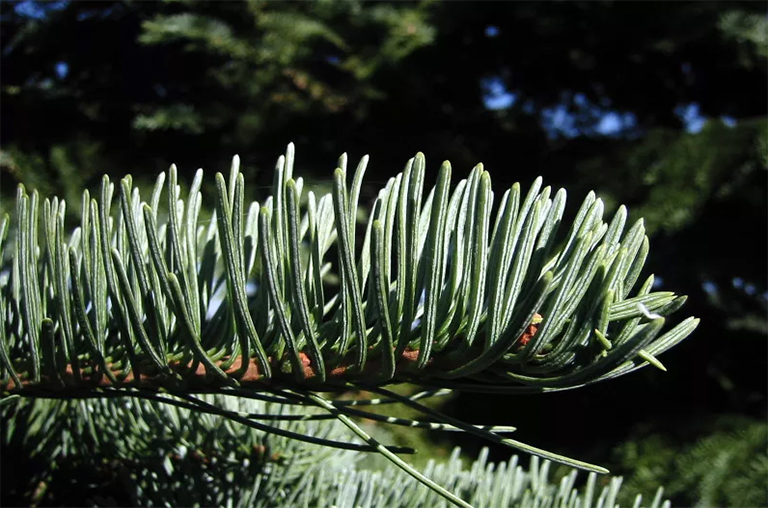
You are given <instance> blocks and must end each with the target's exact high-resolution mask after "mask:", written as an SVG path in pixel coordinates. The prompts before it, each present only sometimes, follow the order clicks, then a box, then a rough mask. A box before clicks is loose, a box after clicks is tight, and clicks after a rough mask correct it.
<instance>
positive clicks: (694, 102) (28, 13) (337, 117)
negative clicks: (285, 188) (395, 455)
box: [0, 0, 768, 506]
mask: <svg viewBox="0 0 768 508" xmlns="http://www.w3.org/2000/svg"><path fill="white" fill-rule="evenodd" d="M0 21H1V23H2V27H1V28H2V30H1V32H0V40H1V44H0V46H1V47H0V52H1V53H2V55H1V58H2V61H1V63H2V83H1V95H0V100H2V111H1V113H2V114H1V119H0V120H1V121H0V128H1V131H0V134H1V137H0V142H1V143H2V149H1V151H0V170H1V171H2V173H0V178H1V179H0V184H2V185H0V192H1V194H2V203H3V204H2V208H3V209H5V210H7V209H8V208H9V206H10V205H11V203H12V196H13V195H14V193H15V187H16V184H17V183H24V184H25V185H27V186H30V187H34V188H37V189H39V190H40V191H41V192H42V193H44V194H46V195H48V194H53V193H56V194H58V195H60V196H63V197H65V198H66V199H67V201H68V204H69V212H70V213H71V214H72V217H75V216H76V214H77V212H78V207H79V204H80V193H81V192H82V190H83V189H84V188H90V189H93V188H95V186H96V185H97V183H98V180H99V179H100V176H101V175H102V174H103V173H108V174H110V175H111V176H112V177H115V178H118V177H121V176H122V175H124V174H125V173H131V174H133V176H134V178H135V179H136V180H138V181H144V182H149V181H150V180H152V179H154V177H155V176H156V175H157V174H158V173H159V172H160V171H162V170H165V169H166V168H167V166H168V165H169V164H170V163H172V162H173V163H176V164H177V165H178V166H179V168H180V172H181V174H182V176H185V177H186V178H191V175H192V174H193V171H194V170H195V169H197V168H198V167H203V168H204V169H206V170H207V171H208V172H209V173H211V172H214V171H222V170H224V169H225V168H227V167H228V164H229V160H230V158H231V156H232V155H233V154H235V153H239V154H240V156H241V158H242V170H243V172H244V175H245V176H246V178H247V179H248V181H249V186H250V187H251V188H252V189H253V188H256V189H257V190H262V191H263V192H267V190H268V186H269V185H270V183H271V178H272V175H271V169H272V167H273V164H274V161H275V160H276V157H277V155H278V154H279V153H281V152H282V151H283V150H284V147H285V145H286V144H287V143H288V142H289V141H293V142H294V143H296V148H297V154H298V167H299V170H300V172H301V174H302V175H304V176H306V177H309V179H310V181H313V184H314V185H326V186H327V184H328V175H330V171H331V170H332V169H333V168H334V164H335V161H336V158H337V157H338V155H339V154H340V153H342V152H344V151H348V152H349V153H350V156H351V157H352V160H353V161H354V160H356V159H357V158H359V157H360V156H362V155H364V154H370V155H371V161H372V162H371V164H370V166H369V170H368V182H367V183H368V185H369V186H368V187H367V188H366V189H364V193H363V202H364V203H365V202H366V201H365V200H366V199H370V198H371V197H372V196H374V195H375V192H376V191H377V189H378V188H379V187H380V186H383V184H384V183H385V182H386V179H387V178H388V177H389V176H391V175H393V174H394V173H396V172H398V171H400V170H401V169H402V167H403V165H404V163H405V161H406V160H407V159H408V158H409V157H411V156H412V155H413V154H414V153H415V152H416V151H419V150H420V151H424V152H425V153H426V154H427V157H428V158H430V160H431V161H432V163H431V165H430V166H431V170H430V169H429V167H428V175H427V177H428V179H430V178H433V177H434V176H435V173H436V170H437V168H438V167H439V164H438V162H439V161H441V160H443V159H449V160H451V162H452V163H453V166H454V168H455V171H456V174H457V175H464V174H466V173H467V172H468V171H469V170H470V168H471V167H472V166H473V165H474V164H476V163H477V162H479V161H482V162H483V163H484V164H485V166H486V168H487V169H488V170H489V171H491V174H492V175H493V180H494V186H495V188H496V189H499V190H501V189H505V188H508V187H509V186H510V185H511V184H512V183H513V182H515V181H521V182H522V183H523V185H527V184H528V183H529V182H531V181H532V180H533V179H534V178H535V176H537V175H543V176H544V177H545V181H546V182H547V183H548V184H552V185H555V186H565V187H566V188H567V189H568V190H569V192H570V193H571V195H572V196H573V197H574V199H576V200H580V199H581V197H582V196H583V195H584V194H585V193H586V192H587V191H588V190H591V189H594V190H595V191H597V192H598V194H599V195H600V196H601V197H602V198H603V199H604V200H606V202H607V203H612V204H613V205H615V206H618V204H620V203H625V204H627V205H629V207H630V212H631V214H632V216H633V217H635V218H638V217H641V216H642V217H645V218H646V220H647V222H648V227H649V231H650V233H651V234H652V235H653V238H652V239H651V255H652V257H651V259H650V260H649V265H650V269H651V271H652V272H653V273H655V274H656V275H657V280H659V281H661V284H662V285H663V286H664V287H666V288H669V289H670V290H673V291H675V292H677V293H681V294H687V295H689V296H690V300H689V303H688V304H687V305H686V313H685V314H686V315H689V314H693V315H696V316H700V317H702V318H703V320H704V321H703V324H702V326H701V327H700V328H699V330H698V331H697V332H696V334H695V335H694V337H693V338H692V339H691V340H689V341H686V343H684V344H682V345H681V346H679V347H677V348H675V350H673V351H671V352H670V353H668V354H667V355H666V356H665V357H664V359H663V361H664V363H665V364H666V365H667V367H668V369H669V372H667V373H663V372H660V371H657V370H655V369H645V371H642V372H641V373H638V374H634V375H632V376H628V377H627V378H625V379H619V380H615V381H612V382H610V383H607V384H605V385H603V386H600V385H598V386H594V387H590V388H586V389H583V390H580V391H575V392H568V393H556V394H551V395H546V396H524V397H516V398H513V397H507V398H505V399H504V400H503V401H498V400H496V399H494V398H493V397H491V396H479V395H462V396H459V397H457V398H455V399H454V400H453V401H452V402H451V403H449V405H448V406H447V407H446V408H445V409H446V410H448V411H451V412H452V413H453V414H455V415H459V416H461V417H462V418H465V419H468V420H470V421H477V422H481V423H495V424H513V425H516V426H518V428H519V429H520V431H519V432H520V434H522V436H521V439H522V440H524V441H525V440H527V441H528V442H531V443H532V444H536V445H538V446H542V447H545V448H547V449H554V450H557V451H558V452H560V453H566V454H573V455H575V456H578V457H580V458H583V459H585V460H590V461H595V462H598V463H601V464H604V465H608V466H611V468H612V469H613V470H614V471H616V472H619V473H623V474H625V475H626V476H627V481H628V482H630V483H632V482H634V483H635V484H637V485H641V484H642V482H651V483H655V482H660V483H663V484H664V485H668V486H669V487H670V489H671V490H670V491H669V494H670V495H671V496H672V500H673V502H674V503H675V504H676V505H683V506H692V505H696V504H699V505H701V506H710V505H713V504H714V505H721V504H722V505H733V506H739V505H743V506H747V505H749V506H752V505H753V504H752V503H753V502H759V504H761V505H765V504H767V503H768V501H767V500H766V487H767V485H766V479H765V478H766V476H765V474H763V473H764V471H765V467H766V461H768V458H767V457H766V438H765V435H766V424H765V418H766V404H767V402H766V383H765V379H766V372H767V371H768V369H767V362H766V356H767V353H768V347H767V346H768V326H766V318H767V316H766V314H767V313H768V287H767V284H766V283H767V280H768V276H767V274H766V260H767V259H768V249H767V243H768V242H767V241H766V231H768V224H766V222H767V218H768V210H767V209H766V168H767V166H768V165H767V163H768V158H767V157H766V154H767V153H768V141H767V140H768V137H767V135H768V132H767V131H768V127H767V124H766V109H767V108H768V106H767V102H768V101H767V96H766V68H767V67H768V65H767V60H766V57H768V20H767V19H766V13H765V6H764V4H762V3H759V2H741V1H728V2H717V1H712V2H665V3H644V2H612V1H590V2H547V3H544V2H492V3H470V2H438V1H420V2H412V3H410V2H409V3H405V2H374V1H370V2H361V1H346V2H332V1H329V0H318V1H314V2H265V1H256V0H254V1H245V2H239V1H238V2H234V1H232V2H197V1H195V2H192V1H187V0H175V1H162V2H161V1H158V2H139V1H122V2H112V1H103V2H102V1H99V2H75V1H70V0H60V1H52V2H36V1H31V0H25V1H22V2H14V1H10V2H3V3H0ZM207 180H208V181H209V183H210V182H211V181H212V179H211V178H209V179H207ZM251 197H255V196H251ZM458 441H459V444H461V445H462V446H463V447H464V448H465V450H468V451H469V453H470V454H472V453H476V451H477V450H478V449H479V447H480V444H479V443H473V442H472V441H470V438H466V439H464V438H460V439H459V440H458ZM621 443H623V444H621ZM440 444H441V445H442V446H443V447H444V448H445V447H447V446H448V443H440ZM617 445H620V446H618V448H616V447H617ZM723 454H726V455H723ZM506 455H507V452H505V451H501V450H495V451H492V458H494V459H496V460H504V459H506ZM709 464H713V465H714V464H719V466H718V467H706V466H705V465H709ZM749 468H752V469H749ZM755 468H756V469H755ZM761 468H762V469H761ZM3 469H4V470H5V469H6V468H3ZM747 470H748V471H747ZM749 471H751V473H750V472H749ZM755 471H757V472H755ZM761 471H762V472H763V473H761ZM718 475H719V476H718ZM749 479H751V480H749ZM745 481H747V482H749V481H751V482H752V483H751V487H750V488H751V490H749V489H747V490H749V492H752V493H753V494H751V495H752V496H753V497H745V498H738V497H733V496H735V494H733V493H734V492H736V490H739V489H741V490H744V489H746V487H744V485H742V483H743V482H745ZM738 482H742V483H738ZM737 484H738V485H737ZM739 485H741V487H739ZM734 489H736V490H734ZM627 490H628V491H631V489H627ZM646 490H648V489H646ZM745 495H747V494H745ZM740 503H746V504H740Z"/></svg>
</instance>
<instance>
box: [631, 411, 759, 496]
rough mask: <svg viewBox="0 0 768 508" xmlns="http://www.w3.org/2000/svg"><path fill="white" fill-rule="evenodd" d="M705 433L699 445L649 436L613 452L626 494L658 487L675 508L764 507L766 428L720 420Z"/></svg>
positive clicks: (744, 421)
mask: <svg viewBox="0 0 768 508" xmlns="http://www.w3.org/2000/svg"><path fill="white" fill-rule="evenodd" d="M675 427H677V428H678V429H680V430H682V429H683V427H682V425H676V426H675ZM705 427H706V430H707V431H708V435H707V437H705V438H703V439H700V440H698V441H696V440H694V441H691V440H690V439H688V438H686V437H685V436H677V438H676V439H670V438H666V437H664V436H663V435H661V434H652V435H649V436H647V437H639V436H638V438H637V440H636V441H632V442H629V443H626V444H624V445H623V446H621V447H620V448H619V449H617V454H618V457H617V460H618V461H620V462H621V463H622V464H624V466H623V468H624V470H625V471H627V473H628V474H627V476H628V478H627V486H628V487H629V491H632V490H635V489H642V488H643V487H646V488H647V487H649V486H654V485H659V484H663V485H664V487H665V493H666V494H667V495H668V496H669V497H670V499H671V500H672V501H673V503H674V505H675V506H692V507H693V506H696V507H704V506H734V507H736V506H744V507H747V506H767V505H768V485H767V484H766V478H768V424H766V423H765V422H763V421H756V420H750V419H747V418H721V419H720V420H717V421H715V422H713V423H712V424H711V425H706V426H705ZM629 501H630V500H629V498H625V499H624V502H625V503H627V502H629Z"/></svg>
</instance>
